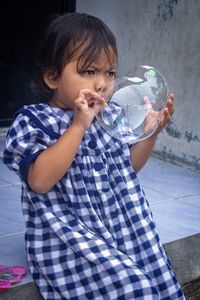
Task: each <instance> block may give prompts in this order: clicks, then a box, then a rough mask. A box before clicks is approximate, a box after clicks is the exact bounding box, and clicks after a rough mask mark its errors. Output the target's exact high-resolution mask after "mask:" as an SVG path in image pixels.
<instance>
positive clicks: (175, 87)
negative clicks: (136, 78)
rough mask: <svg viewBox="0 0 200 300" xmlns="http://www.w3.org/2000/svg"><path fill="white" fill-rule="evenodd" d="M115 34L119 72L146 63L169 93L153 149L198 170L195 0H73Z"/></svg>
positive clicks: (199, 64) (199, 34) (199, 38)
mask: <svg viewBox="0 0 200 300" xmlns="http://www.w3.org/2000/svg"><path fill="white" fill-rule="evenodd" d="M77 11H79V12H86V13H90V14H93V15H96V16H98V17H100V18H101V19H103V20H104V21H105V22H106V23H107V25H108V26H109V27H110V28H111V30H112V31H113V32H114V33H115V35H116V37H117V40H118V48H119V52H120V57H119V72H120V73H121V74H125V73H127V71H129V69H130V68H131V66H137V65H141V64H143V65H145V64H146V65H152V66H154V67H156V68H157V69H158V70H160V72H161V73H163V74H164V76H165V77H166V79H167V81H168V84H169V87H170V89H171V91H173V93H174V94H175V113H174V115H173V118H172V121H171V122H170V124H169V125H168V126H167V127H166V129H164V130H163V131H162V133H161V134H160V135H159V138H158V140H157V143H156V146H155V149H154V154H155V155H158V156H160V157H161V158H163V159H166V160H170V161H172V162H174V163H178V164H180V165H182V166H185V167H188V168H191V169H193V170H195V171H198V172H200V0H151V1H150V0H124V1H121V0H101V1H99V0H77Z"/></svg>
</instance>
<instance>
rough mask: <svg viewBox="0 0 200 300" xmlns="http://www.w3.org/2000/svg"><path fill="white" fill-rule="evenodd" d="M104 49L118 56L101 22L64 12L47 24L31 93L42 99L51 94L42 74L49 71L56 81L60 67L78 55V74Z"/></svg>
mask: <svg viewBox="0 0 200 300" xmlns="http://www.w3.org/2000/svg"><path fill="white" fill-rule="evenodd" d="M101 50H104V51H105V54H106V55H107V57H108V59H109V60H110V55H111V54H113V53H114V55H115V56H116V58H117V56H118V53H117V46H116V39H115V36H114V34H113V33H112V32H111V30H110V29H109V28H108V27H107V25H106V24H105V23H104V22H103V21H101V20H100V19H98V18H96V17H94V16H90V15H87V14H85V13H67V14H64V15H61V16H58V17H56V18H55V19H54V20H53V21H52V22H51V23H50V25H49V27H48V28H47V31H46V35H45V38H44V39H43V42H42V44H41V47H40V49H39V52H38V57H37V62H36V69H35V79H34V84H33V85H32V87H33V90H35V91H36V92H37V94H40V95H42V96H43V97H44V99H45V100H47V99H49V98H50V97H51V96H52V95H53V91H52V90H51V89H50V88H49V87H48V86H47V85H46V83H45V82H44V79H43V74H44V73H45V72H46V71H48V70H52V71H54V72H55V74H56V78H58V77H59V76H60V75H61V73H62V71H63V68H64V67H65V65H66V64H68V63H69V62H70V61H71V60H72V59H73V58H74V57H75V56H76V55H78V57H77V59H78V63H77V69H78V71H79V72H81V71H82V70H84V69H85V68H87V67H88V66H89V65H90V64H91V63H92V62H93V61H94V60H95V59H96V58H97V57H98V55H99V53H100V51H101Z"/></svg>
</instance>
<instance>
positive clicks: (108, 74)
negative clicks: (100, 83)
mask: <svg viewBox="0 0 200 300" xmlns="http://www.w3.org/2000/svg"><path fill="white" fill-rule="evenodd" d="M106 76H108V77H110V78H115V77H116V72H115V71H108V72H106Z"/></svg>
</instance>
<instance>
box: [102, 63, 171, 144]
mask: <svg viewBox="0 0 200 300" xmlns="http://www.w3.org/2000/svg"><path fill="white" fill-rule="evenodd" d="M168 97H169V91H168V86H167V82H166V80H165V79H164V77H163V76H162V74H161V73H160V72H158V71H157V70H156V69H155V68H154V67H151V66H139V67H137V68H135V69H134V70H132V71H131V72H129V73H128V75H127V76H124V77H119V78H116V82H115V91H114V93H113V95H112V97H111V98H110V100H109V101H108V105H107V106H106V107H105V108H103V109H102V110H101V111H100V113H99V114H98V116H97V119H98V121H99V123H100V124H101V125H102V126H103V128H104V129H105V130H106V131H107V132H108V133H109V134H111V135H112V136H114V137H116V138H117V139H120V140H121V139H124V140H125V141H126V142H128V143H130V144H131V143H136V142H139V141H141V140H144V139H146V138H148V137H150V136H151V135H152V134H153V133H154V132H155V130H156V129H157V127H158V125H159V122H160V119H161V117H162V114H163V108H164V107H165V105H166V102H167V99H168Z"/></svg>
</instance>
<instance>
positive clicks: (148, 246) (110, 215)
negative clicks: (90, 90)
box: [1, 104, 185, 300]
mask: <svg viewBox="0 0 200 300" xmlns="http://www.w3.org/2000/svg"><path fill="white" fill-rule="evenodd" d="M72 118H73V113H72V111H70V110H65V109H60V108H56V107H51V106H49V105H48V104H37V105H30V106H25V107H24V108H23V109H22V110H21V111H20V112H19V113H18V115H17V116H16V118H15V120H14V122H13V124H12V126H11V128H10V130H9V132H8V135H7V139H6V146H5V149H4V151H3V152H2V154H1V157H2V159H3V161H4V163H5V164H6V165H7V166H8V167H9V168H10V169H12V170H14V171H15V172H17V174H18V175H19V176H20V178H21V181H22V186H23V188H22V208H23V214H24V217H25V222H26V237H25V238H26V249H27V255H28V261H29V265H30V270H31V273H32V275H33V278H34V280H35V281H36V284H37V285H38V287H39V289H40V292H41V293H42V295H43V297H44V299H47V300H56V299H57V300H61V299H71V300H86V299H95V300H103V299H106V300H111V299H112V300H115V299H118V300H127V299H138V300H139V299H140V300H151V299H152V300H156V299H162V300H167V299H171V300H176V299H185V297H184V295H183V293H182V291H181V288H180V286H179V284H178V282H177V279H176V277H175V274H174V273H173V271H172V269H171V265H170V262H169V260H168V258H167V257H166V254H165V252H164V249H163V247H162V245H161V243H160V241H159V237H158V234H157V232H156V228H155V224H154V221H153V219H152V213H151V210H150V207H149V205H148V202H147V200H146V198H145V194H144V192H143V190H142V189H141V186H140V183H139V180H138V178H137V176H136V174H135V172H134V170H133V168H132V166H131V162H130V152H129V147H128V145H126V144H125V143H123V142H122V141H118V140H117V139H115V138H113V137H111V136H110V135H109V134H108V133H107V132H105V131H104V129H103V128H101V126H100V125H99V123H98V122H97V121H96V119H95V120H94V121H93V123H92V125H91V127H90V129H89V130H87V131H86V133H85V136H84V138H83V140H82V143H81V145H80V147H79V150H78V152H77V154H76V157H75V159H74V161H73V163H72V165H71V168H70V169H69V170H68V172H67V173H66V174H65V176H64V177H63V178H62V180H60V182H58V183H57V185H56V186H54V188H52V190H50V191H49V192H48V193H46V194H37V193H35V192H34V191H32V190H31V189H30V187H29V186H28V184H27V169H28V166H29V164H30V163H31V162H33V161H34V160H35V159H36V157H37V156H38V155H39V154H40V153H41V152H42V151H43V150H45V149H46V148H48V147H49V146H50V145H52V144H53V143H55V142H56V140H57V139H58V138H59V136H61V135H62V134H63V132H64V131H65V130H66V128H67V127H68V126H70V123H71V120H72ZM69 147H70V145H69Z"/></svg>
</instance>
